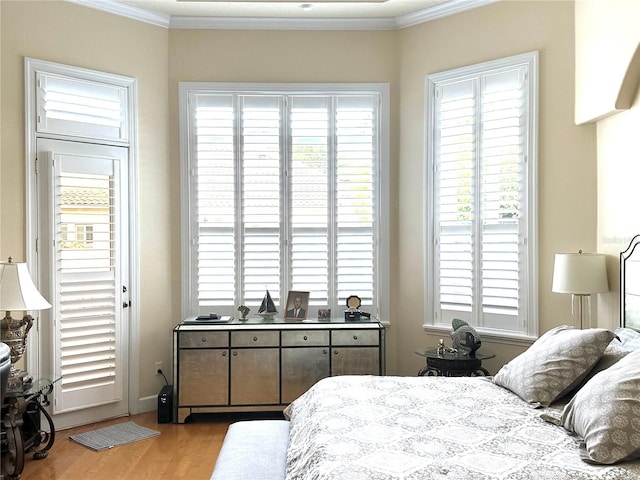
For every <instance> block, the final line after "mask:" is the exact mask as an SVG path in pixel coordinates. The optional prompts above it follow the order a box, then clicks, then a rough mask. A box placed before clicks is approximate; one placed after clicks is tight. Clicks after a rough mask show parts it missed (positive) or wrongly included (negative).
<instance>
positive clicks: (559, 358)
mask: <svg viewBox="0 0 640 480" xmlns="http://www.w3.org/2000/svg"><path fill="white" fill-rule="evenodd" d="M613 337H614V333H613V332H612V331H610V330H605V329H603V328H590V329H587V330H579V329H576V328H573V327H569V326H566V325H563V326H560V327H555V328H552V329H551V330H549V331H548V332H546V333H545V334H544V335H542V336H541V337H540V338H538V340H536V341H535V342H534V343H533V345H531V346H530V347H529V348H528V349H527V350H526V351H525V352H523V353H522V354H520V355H518V356H517V357H516V358H514V359H513V360H511V361H510V362H509V363H507V364H506V365H504V366H503V367H502V368H501V369H500V371H499V372H498V373H497V374H496V376H495V377H494V378H493V382H494V383H495V384H497V385H500V386H501V387H504V388H506V389H508V390H511V391H512V392H513V393H515V394H516V395H518V396H519V397H520V398H522V399H523V400H525V401H526V402H529V403H531V404H533V405H535V406H543V407H548V406H549V405H550V404H551V403H552V402H553V401H555V400H556V399H558V398H560V397H561V396H562V395H564V394H565V393H567V392H569V391H570V390H572V389H573V388H574V387H575V386H576V385H578V384H579V383H580V381H581V380H582V379H583V378H584V377H585V376H586V375H587V373H588V372H589V370H591V368H592V367H593V366H594V365H595V364H596V362H598V360H600V357H602V353H603V352H604V350H605V348H607V345H608V344H609V343H610V342H611V340H612V339H613Z"/></svg>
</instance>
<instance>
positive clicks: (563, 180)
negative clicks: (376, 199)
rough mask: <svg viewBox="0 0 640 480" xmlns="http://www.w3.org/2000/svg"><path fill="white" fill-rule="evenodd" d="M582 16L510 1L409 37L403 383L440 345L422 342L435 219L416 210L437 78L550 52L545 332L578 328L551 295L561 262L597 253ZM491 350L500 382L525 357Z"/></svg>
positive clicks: (544, 176) (543, 132)
mask: <svg viewBox="0 0 640 480" xmlns="http://www.w3.org/2000/svg"><path fill="white" fill-rule="evenodd" d="M573 16H574V10H573V3H572V2H565V1H560V2H558V1H517V2H513V1H507V2H498V3H496V4H492V5H489V6H486V7H483V8H480V9H476V10H472V11H469V12H466V13H463V14H459V15H455V16H453V17H448V18H445V19H442V20H438V21H434V22H429V23H425V24H422V25H419V26H416V27H413V28H408V29H405V30H401V31H400V34H399V52H400V86H399V91H400V94H401V98H400V107H399V108H400V124H401V128H400V141H399V143H400V170H399V183H400V188H399V190H398V191H399V195H400V197H399V210H400V215H399V219H398V222H399V226H398V229H399V232H400V234H399V236H398V242H399V248H398V255H399V258H398V263H397V265H395V266H394V267H395V269H396V270H397V271H398V272H399V273H398V277H399V283H400V285H399V288H398V292H399V294H398V297H397V302H396V303H395V304H394V305H393V307H392V312H394V313H395V315H394V316H393V321H395V322H399V323H401V326H400V328H399V331H398V339H397V341H398V352H399V354H400V355H399V358H398V371H399V373H402V374H410V373H411V372H414V371H416V369H417V368H418V367H419V365H420V364H421V359H420V358H419V357H416V356H415V355H411V353H412V352H413V351H414V350H416V349H418V348H421V347H422V348H424V346H425V345H431V346H435V344H436V342H437V337H427V336H425V335H424V334H423V333H422V323H423V320H424V315H425V312H424V301H423V297H424V295H423V291H424V282H423V271H422V265H423V262H424V256H423V250H424V246H423V231H424V221H423V219H424V217H425V212H424V208H416V206H421V205H423V204H424V200H423V195H424V194H423V184H424V180H423V178H424V174H425V172H424V168H423V166H424V148H423V140H422V139H423V128H424V121H423V105H424V78H425V76H426V75H428V74H430V73H435V72H439V71H442V70H447V69H452V68H456V67H461V66H465V65H471V64H475V63H479V62H484V61H487V60H492V59H496V58H500V57H506V56H510V55H515V54H519V53H524V52H529V51H533V50H538V51H539V52H540V67H539V91H540V105H539V107H540V109H539V126H540V134H539V143H538V145H539V152H538V210H537V212H538V223H539V227H538V240H539V264H538V274H539V280H538V290H539V299H540V301H539V317H540V328H539V330H540V332H541V333H542V332H544V331H546V330H548V329H549V328H551V327H553V326H555V325H559V324H563V323H571V321H572V320H571V308H570V300H569V297H568V296H565V295H560V294H552V293H551V276H552V272H553V256H554V253H556V252H572V251H577V250H578V249H580V248H581V249H583V250H585V251H594V250H595V246H596V243H595V238H596V196H595V191H596V163H595V129H594V127H593V126H586V127H576V126H575V125H574V122H573V113H574V103H573V99H574V80H573V79H574V68H573V62H574V47H573V45H574V39H573V35H574V33H573ZM452 32H455V34H452ZM427 268H428V266H427ZM485 343H487V342H485ZM487 349H490V350H493V351H496V352H497V353H498V356H497V358H496V359H495V360H493V361H489V362H487V364H488V365H489V370H490V371H491V372H492V373H495V372H496V370H497V368H499V366H500V365H502V364H503V363H504V362H505V361H508V360H509V359H510V358H511V357H512V356H513V355H514V354H516V353H518V352H519V351H521V350H522V348H518V347H512V346H507V345H497V344H493V345H491V344H488V343H487Z"/></svg>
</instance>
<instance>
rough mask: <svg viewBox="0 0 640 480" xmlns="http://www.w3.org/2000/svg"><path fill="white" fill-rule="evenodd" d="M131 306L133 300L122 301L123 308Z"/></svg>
mask: <svg viewBox="0 0 640 480" xmlns="http://www.w3.org/2000/svg"><path fill="white" fill-rule="evenodd" d="M130 306H131V300H129V301H128V302H122V308H129V307H130Z"/></svg>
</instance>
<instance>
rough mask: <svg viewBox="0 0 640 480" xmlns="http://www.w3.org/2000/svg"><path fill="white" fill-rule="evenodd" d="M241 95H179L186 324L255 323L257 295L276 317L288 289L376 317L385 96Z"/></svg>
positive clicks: (234, 89)
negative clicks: (195, 320) (238, 316)
mask: <svg viewBox="0 0 640 480" xmlns="http://www.w3.org/2000/svg"><path fill="white" fill-rule="evenodd" d="M243 86H244V85H238V86H235V85H229V84H224V85H220V84H190V83H183V84H181V86H180V88H181V113H182V144H183V160H182V161H183V173H184V177H183V190H184V191H185V195H184V196H183V199H184V204H183V215H184V220H183V223H184V225H185V229H184V230H185V231H184V237H183V239H184V241H183V255H184V258H185V259H186V267H185V269H184V270H185V275H184V278H185V282H183V298H184V309H183V310H184V314H185V315H194V314H198V313H206V312H209V311H218V312H224V313H227V314H232V315H233V314H234V312H235V309H236V308H237V307H238V306H239V305H246V306H248V307H250V308H251V309H252V312H253V313H255V312H257V309H258V306H259V305H260V303H261V301H262V299H263V297H264V295H265V292H266V290H269V293H270V295H271V297H272V299H273V300H274V302H275V304H276V306H277V307H278V308H279V311H280V312H281V313H283V311H284V305H283V304H284V302H285V301H286V298H287V293H288V291H291V290H295V291H308V292H309V293H310V296H309V299H310V306H311V309H312V311H313V310H317V308H332V309H333V311H334V312H336V313H337V315H341V314H342V310H344V308H345V302H346V298H347V297H348V296H350V295H358V296H359V297H360V298H361V299H362V304H363V307H365V308H366V309H367V310H368V311H373V313H374V315H380V314H381V308H382V307H381V305H383V304H384V302H385V300H384V298H385V296H386V295H387V293H386V292H384V293H381V292H380V288H381V285H384V284H385V282H386V279H381V277H382V276H384V275H386V272H387V266H386V264H387V262H388V260H387V257H388V253H387V252H385V251H383V250H382V249H381V247H380V242H381V237H384V236H386V233H385V232H386V228H387V226H386V222H385V220H384V219H386V215H377V213H379V211H380V205H382V204H383V203H385V202H386V201H387V199H386V187H385V185H386V177H385V178H381V176H380V172H381V171H383V170H384V169H385V168H386V159H384V158H382V152H384V151H385V150H386V148H387V147H386V144H385V140H384V139H385V137H386V135H387V133H386V132H382V128H383V125H384V124H385V122H386V108H387V107H386V102H387V101H388V100H387V93H386V92H387V88H388V87H387V86H386V85H375V86H374V88H371V87H372V86H371V85H366V86H357V87H358V88H356V87H354V86H353V85H350V86H348V87H347V86H343V87H339V86H338V87H337V88H333V89H332V88H329V86H327V88H326V89H325V88H322V89H317V90H316V89H309V88H307V87H308V86H298V85H286V86H284V85H262V87H263V88H255V89H245V88H242V87H243ZM216 87H217V88H216ZM333 87H336V86H335V85H334V86H333ZM385 245H386V242H385ZM314 314H315V313H314ZM334 315H335V313H334Z"/></svg>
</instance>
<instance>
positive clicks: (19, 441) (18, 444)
mask: <svg viewBox="0 0 640 480" xmlns="http://www.w3.org/2000/svg"><path fill="white" fill-rule="evenodd" d="M51 391H52V385H51V384H49V385H47V386H46V387H43V388H41V389H40V390H37V391H32V392H30V393H24V392H23V393H14V394H11V393H7V395H6V398H5V402H4V404H3V405H2V420H1V429H0V444H1V447H0V453H1V457H2V468H1V473H0V478H4V479H6V480H17V479H19V478H20V476H21V475H22V471H23V469H24V459H25V455H26V454H27V453H33V458H34V459H35V460H40V459H42V458H46V457H47V455H49V450H50V449H51V447H52V446H53V442H54V441H55V437H56V431H55V426H54V425H53V420H52V419H51V416H50V415H49V413H48V412H47V411H46V410H45V409H44V406H47V405H48V404H49V401H48V399H47V395H48V394H50V393H51ZM43 416H44V418H45V420H46V421H47V424H48V427H49V431H48V432H47V431H45V430H43V429H42V428H41V427H42V425H41V419H42V417H43Z"/></svg>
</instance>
